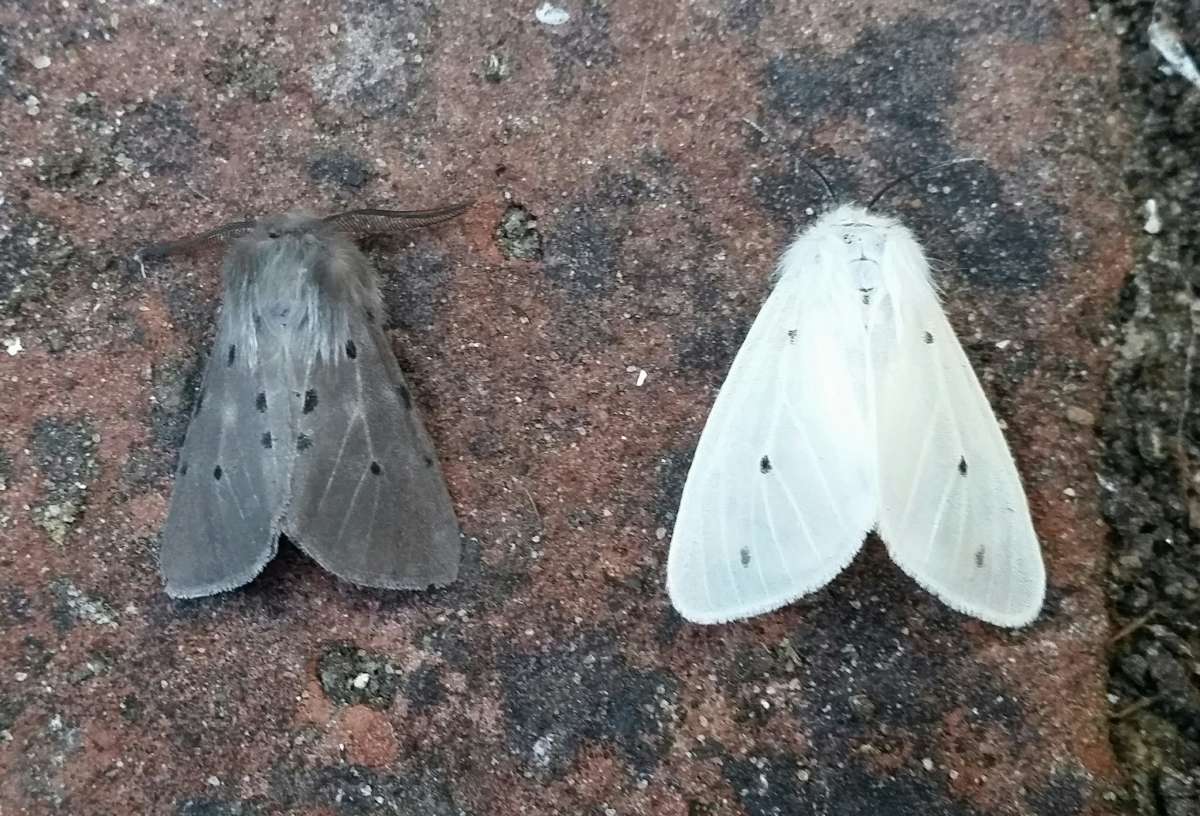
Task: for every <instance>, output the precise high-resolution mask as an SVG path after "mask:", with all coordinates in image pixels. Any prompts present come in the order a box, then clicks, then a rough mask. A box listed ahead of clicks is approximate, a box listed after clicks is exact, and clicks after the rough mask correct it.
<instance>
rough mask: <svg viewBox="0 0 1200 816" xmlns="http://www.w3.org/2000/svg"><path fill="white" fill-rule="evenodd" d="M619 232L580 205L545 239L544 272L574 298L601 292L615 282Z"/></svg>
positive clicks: (610, 288)
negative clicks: (546, 246) (546, 247)
mask: <svg viewBox="0 0 1200 816" xmlns="http://www.w3.org/2000/svg"><path fill="white" fill-rule="evenodd" d="M621 238H622V235H621V233H620V232H618V231H617V230H616V229H614V227H613V226H612V224H610V223H608V222H607V221H605V220H602V216H600V215H598V214H597V213H595V212H590V211H588V210H587V209H585V208H579V209H577V210H576V211H574V212H572V213H571V214H570V215H569V216H567V218H566V219H565V220H564V221H563V222H562V223H559V224H557V225H556V227H555V229H554V231H553V232H552V233H551V234H550V235H549V237H548V239H547V244H548V249H547V251H546V264H545V267H544V269H545V272H546V276H547V277H548V278H550V279H551V280H553V281H555V282H556V283H558V284H559V285H560V286H562V287H563V288H564V289H566V291H567V292H568V293H569V294H570V295H572V296H573V297H576V298H583V297H589V296H594V295H598V294H599V295H603V294H606V293H608V292H610V291H612V289H613V287H615V286H616V283H617V254H618V252H619V251H620V247H621Z"/></svg>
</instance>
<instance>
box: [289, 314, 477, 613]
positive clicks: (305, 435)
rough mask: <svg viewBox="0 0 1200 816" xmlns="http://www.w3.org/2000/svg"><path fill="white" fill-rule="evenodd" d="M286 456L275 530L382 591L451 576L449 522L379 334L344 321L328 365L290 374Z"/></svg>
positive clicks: (455, 543)
mask: <svg viewBox="0 0 1200 816" xmlns="http://www.w3.org/2000/svg"><path fill="white" fill-rule="evenodd" d="M298 373H299V374H301V376H299V377H298V378H297V379H298V381H299V382H300V383H301V385H300V386H299V387H298V393H297V403H296V405H297V406H298V407H299V412H298V414H297V415H296V430H297V437H296V440H297V441H296V460H295V467H294V470H293V473H292V495H291V501H290V503H289V505H288V507H287V510H286V512H285V518H284V524H283V530H284V532H285V533H287V535H288V537H289V538H290V539H291V540H292V541H293V542H294V543H296V544H297V545H298V546H299V547H300V548H301V549H302V550H304V551H305V552H306V553H308V554H309V555H310V556H311V557H312V558H313V559H314V560H316V561H317V563H319V564H320V565H321V566H322V567H324V568H325V569H327V570H329V571H330V572H332V573H334V574H335V575H337V576H338V577H339V578H342V579H344V580H346V581H350V582H352V583H355V584H360V585H362V586H370V587H383V588H387V589H425V588H427V587H429V586H431V585H433V586H442V585H445V584H449V583H451V582H453V581H454V579H455V578H456V577H457V576H458V563H459V558H460V555H461V548H462V545H461V542H460V541H459V529H458V521H457V520H456V519H455V517H454V508H453V505H452V504H451V502H450V494H449V492H448V491H447V490H446V483H445V480H444V479H443V478H442V472H441V468H440V466H439V464H438V461H437V455H436V454H435V453H434V450H433V444H432V442H431V441H430V439H429V435H428V434H427V433H426V431H425V427H424V425H423V424H422V422H421V418H420V416H419V414H418V412H417V409H416V406H415V404H414V403H413V398H412V394H411V392H410V391H409V389H408V385H407V384H406V383H405V381H404V375H403V374H402V373H401V372H400V367H399V365H398V364H397V363H396V358H395V356H394V355H393V354H392V349H391V346H390V345H389V343H388V340H387V337H386V336H385V335H384V333H383V332H382V331H381V330H380V329H379V328H378V327H377V326H375V325H374V324H372V323H369V322H367V321H365V320H359V321H354V322H353V323H352V324H351V326H350V337H349V338H348V339H347V342H346V344H345V346H344V347H343V348H342V349H340V350H339V354H338V359H337V360H336V361H327V360H320V361H317V362H314V363H313V364H312V365H311V367H310V368H309V370H308V371H305V372H298Z"/></svg>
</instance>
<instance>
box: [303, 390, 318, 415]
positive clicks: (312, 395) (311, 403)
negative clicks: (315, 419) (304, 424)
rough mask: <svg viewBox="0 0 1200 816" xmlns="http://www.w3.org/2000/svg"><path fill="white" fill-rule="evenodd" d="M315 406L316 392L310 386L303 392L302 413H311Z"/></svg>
mask: <svg viewBox="0 0 1200 816" xmlns="http://www.w3.org/2000/svg"><path fill="white" fill-rule="evenodd" d="M316 407H317V392H316V391H314V390H313V389H311V388H310V389H308V390H307V391H305V392H304V413H306V414H311V413H312V412H313V409H314V408H316Z"/></svg>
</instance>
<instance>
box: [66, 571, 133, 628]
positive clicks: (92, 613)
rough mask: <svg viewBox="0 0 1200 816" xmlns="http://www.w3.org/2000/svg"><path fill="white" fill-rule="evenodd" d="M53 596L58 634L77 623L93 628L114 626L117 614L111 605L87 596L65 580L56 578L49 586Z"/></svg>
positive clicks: (97, 598) (94, 596) (97, 597)
mask: <svg viewBox="0 0 1200 816" xmlns="http://www.w3.org/2000/svg"><path fill="white" fill-rule="evenodd" d="M50 594H51V595H53V596H54V614H53V618H54V625H55V627H57V629H58V630H59V631H60V632H65V631H67V630H68V629H71V628H72V627H73V626H75V624H77V623H87V624H92V625H94V626H116V624H117V613H116V611H114V610H113V608H112V605H111V604H109V603H108V601H107V600H105V599H104V598H102V597H100V596H99V595H89V594H88V593H86V592H84V591H83V590H81V589H79V588H78V587H77V586H75V584H73V583H71V581H70V580H68V579H66V578H58V579H55V580H54V581H52V582H51V584H50Z"/></svg>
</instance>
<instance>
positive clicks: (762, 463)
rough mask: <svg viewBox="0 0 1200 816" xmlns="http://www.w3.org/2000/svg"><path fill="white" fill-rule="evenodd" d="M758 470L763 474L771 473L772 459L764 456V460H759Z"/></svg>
mask: <svg viewBox="0 0 1200 816" xmlns="http://www.w3.org/2000/svg"><path fill="white" fill-rule="evenodd" d="M758 469H759V471H760V472H762V473H770V472H771V457H769V456H767V455H766V454H763V458H762V459H759V460H758Z"/></svg>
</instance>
